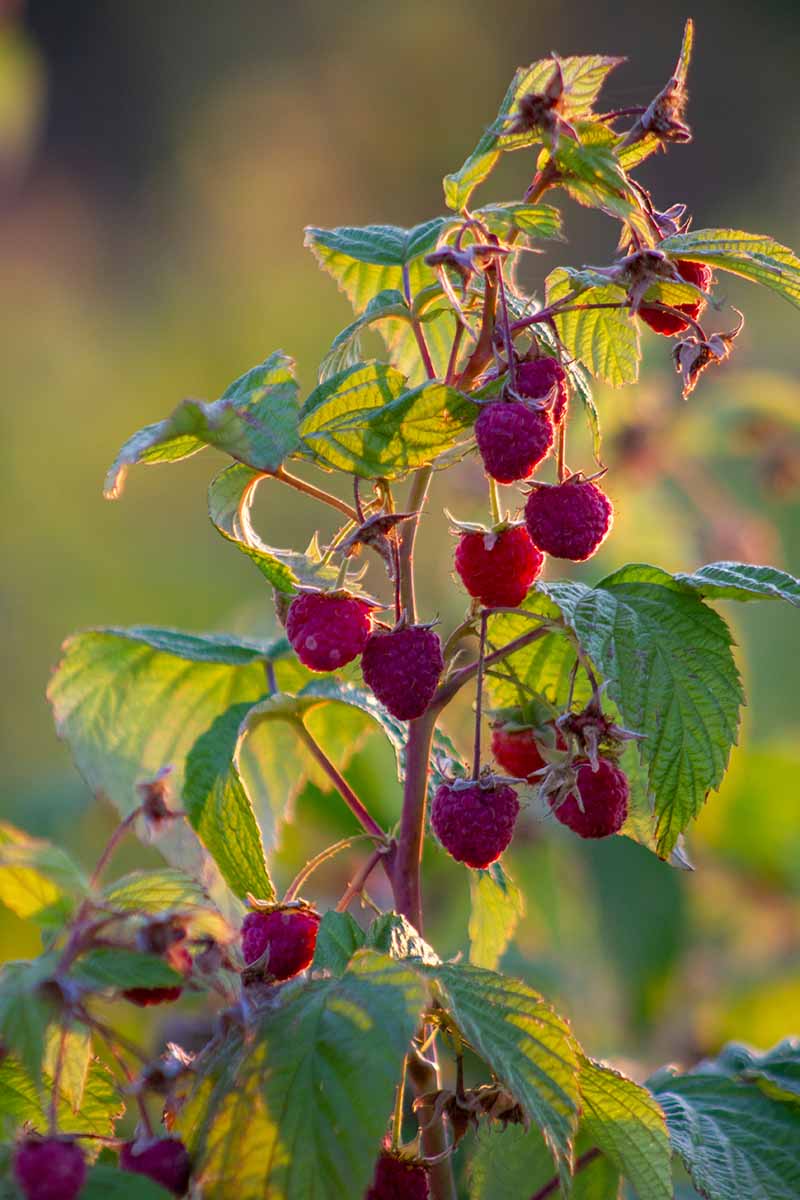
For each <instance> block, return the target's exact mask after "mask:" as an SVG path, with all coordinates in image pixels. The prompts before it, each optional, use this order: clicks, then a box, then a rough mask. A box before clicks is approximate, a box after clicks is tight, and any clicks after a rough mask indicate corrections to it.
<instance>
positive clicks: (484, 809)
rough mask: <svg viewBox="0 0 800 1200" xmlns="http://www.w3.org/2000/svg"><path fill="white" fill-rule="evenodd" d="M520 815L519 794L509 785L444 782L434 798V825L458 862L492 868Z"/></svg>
mask: <svg viewBox="0 0 800 1200" xmlns="http://www.w3.org/2000/svg"><path fill="white" fill-rule="evenodd" d="M518 813H519V800H518V799H517V793H516V792H515V791H514V789H513V788H512V787H509V786H508V784H507V783H495V784H493V785H492V786H489V787H487V786H485V785H484V786H481V784H480V783H473V784H470V785H469V786H467V787H465V786H463V785H462V786H461V787H455V786H453V785H452V784H449V783H443V784H441V785H440V786H439V787H438V788H437V790H436V795H435V796H434V797H433V804H432V805H431V824H432V825H433V830H434V833H435V834H436V836H437V837H438V839H439V841H440V842H441V843H442V845H443V846H444V848H445V850H446V851H447V852H448V854H451V855H452V856H453V858H454V859H455V860H456V862H463V863H466V864H467V866H468V867H488V866H489V865H490V864H491V863H493V862H495V861H496V859H498V858H499V857H500V855H501V854H502V853H503V851H504V850H505V848H506V846H507V845H508V843H509V842H510V841H511V837H512V835H513V833H514V824H515V822H516V819H517V815H518Z"/></svg>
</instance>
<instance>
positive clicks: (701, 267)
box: [639, 258, 711, 337]
mask: <svg viewBox="0 0 800 1200" xmlns="http://www.w3.org/2000/svg"><path fill="white" fill-rule="evenodd" d="M675 266H676V268H677V271H678V274H679V275H680V277H681V279H685V280H686V282H687V283H693V284H695V286H696V287H699V288H700V289H701V290H702V291H704V292H707V291H708V289H709V288H710V286H711V268H710V267H707V266H706V265H705V263H698V262H689V261H688V260H687V259H683V258H682V259H678V261H677V262H676V263H675ZM703 304H704V301H703V299H702V298H701V297H699V296H698V298H697V300H695V301H692V303H691V304H675V305H674V306H673V307H674V308H676V309H677V310H678V312H682V313H686V315H687V316H689V317H691V318H692V320H693V321H696V320H697V318H698V317H699V316H700V313H701V312H702V309H703ZM639 316H640V317H641V318H642V320H643V321H644V323H645V324H646V325H649V326H650V328H651V329H653V330H654V331H655V332H656V333H663V334H664V336H665V337H673V336H674V335H675V334H676V333H683V331H684V330H685V329H688V328H689V322H688V321H682V320H681V319H680V317H676V316H673V315H672V313H668V312H663V311H662V310H661V309H660V308H656V307H655V306H654V305H651V304H643V305H642V306H641V308H640V309H639Z"/></svg>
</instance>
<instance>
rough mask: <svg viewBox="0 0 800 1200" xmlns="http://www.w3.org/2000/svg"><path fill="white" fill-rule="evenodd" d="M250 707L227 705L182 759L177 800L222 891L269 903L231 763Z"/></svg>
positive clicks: (250, 816)
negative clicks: (183, 772)
mask: <svg viewBox="0 0 800 1200" xmlns="http://www.w3.org/2000/svg"><path fill="white" fill-rule="evenodd" d="M252 707H253V705H252V704H251V703H250V702H249V701H247V700H245V701H243V702H242V703H240V704H232V705H231V707H230V708H229V709H227V710H226V711H225V712H224V713H222V714H221V715H220V716H218V717H217V719H216V720H215V721H214V723H213V724H212V725H211V727H210V728H209V729H208V730H207V731H206V732H205V733H203V734H201V735H200V737H199V738H198V739H197V741H196V742H195V744H194V745H193V746H192V748H191V750H190V751H189V754H188V755H187V758H186V778H185V781H184V787H183V802H184V805H185V807H186V811H187V813H188V815H189V820H190V821H191V823H192V826H193V828H194V829H195V830H196V832H197V836H198V837H199V838H200V841H201V842H202V843H203V845H204V846H205V848H206V850H208V852H209V854H210V855H211V857H212V858H213V859H214V862H215V863H216V864H217V866H218V867H219V870H220V873H221V875H222V877H223V879H224V880H225V882H226V883H227V885H228V887H229V888H230V889H231V891H232V892H233V893H234V895H236V896H238V897H239V898H240V899H241V900H243V899H244V898H245V896H246V895H247V893H248V892H250V893H252V895H254V896H257V897H258V898H259V899H261V900H274V899H275V898H276V892H275V888H274V886H273V883H272V880H271V879H270V876H269V871H268V869H267V864H266V859H265V857H264V843H263V840H262V837H261V830H260V829H259V826H258V821H257V819H256V815H255V812H254V811H253V803H252V801H251V799H250V797H249V795H248V794H247V790H246V788H245V786H244V783H243V782H242V778H241V776H240V774H239V770H238V767H237V764H236V757H235V756H236V748H237V746H238V743H239V730H240V728H241V725H242V722H243V721H244V720H245V718H246V716H247V714H248V713H249V712H250V710H251V709H252Z"/></svg>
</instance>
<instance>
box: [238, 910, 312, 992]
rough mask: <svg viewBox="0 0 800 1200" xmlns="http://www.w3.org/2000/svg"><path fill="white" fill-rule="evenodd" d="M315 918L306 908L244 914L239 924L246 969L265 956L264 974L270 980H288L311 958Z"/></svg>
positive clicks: (303, 968) (301, 969) (304, 967)
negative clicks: (265, 954)
mask: <svg viewBox="0 0 800 1200" xmlns="http://www.w3.org/2000/svg"><path fill="white" fill-rule="evenodd" d="M318 929H319V914H318V913H315V912H314V911H313V910H312V909H309V908H273V909H271V910H270V911H269V912H260V911H258V910H256V911H255V912H251V913H248V914H247V916H246V917H245V919H244V921H243V922H242V954H243V955H244V961H245V962H246V963H247V965H248V966H250V964H251V963H254V962H255V961H256V960H257V959H259V958H261V955H262V954H264V952H265V951H266V952H267V959H266V962H265V964H264V971H265V973H266V974H267V975H269V976H271V977H272V978H273V979H291V978H292V976H293V975H297V974H299V973H300V971H304V970H305V969H306V967H307V966H308V964H309V963H310V962H311V960H312V958H313V957H314V948H315V946H316V944H317V931H318Z"/></svg>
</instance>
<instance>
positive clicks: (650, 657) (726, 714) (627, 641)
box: [546, 566, 742, 855]
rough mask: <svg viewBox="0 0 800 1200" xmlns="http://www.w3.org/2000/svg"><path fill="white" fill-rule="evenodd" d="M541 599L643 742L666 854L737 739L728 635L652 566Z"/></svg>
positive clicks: (736, 686)
mask: <svg viewBox="0 0 800 1200" xmlns="http://www.w3.org/2000/svg"><path fill="white" fill-rule="evenodd" d="M546 590H547V594H548V595H549V597H550V598H551V599H552V600H554V601H555V602H556V604H558V605H559V607H560V608H561V611H562V613H563V615H564V618H565V620H566V621H567V623H568V624H569V625H570V626H571V628H572V629H573V630H574V631H575V633H576V635H577V637H578V640H579V641H580V643H581V645H582V646H583V648H584V650H585V652H586V653H587V654H588V655H589V658H590V659H591V661H592V662H593V663H594V664H595V666H596V667H597V669H598V671H599V672H600V674H601V676H602V677H603V679H604V680H605V681H606V682H607V683H608V695H609V696H610V698H611V699H612V700H613V701H614V703H615V704H616V705H617V707H618V709H619V711H620V713H621V715H622V719H623V723H624V724H625V725H626V726H627V727H628V728H630V729H633V730H635V731H637V732H639V733H642V734H644V735H645V737H644V740H643V741H642V742H641V743H640V753H641V755H642V759H643V761H644V762H645V763H646V764H647V767H648V776H649V783H650V788H651V790H652V793H653V795H654V796H655V815H656V822H657V837H658V849H659V853H661V854H662V855H665V854H668V853H669V851H670V850H671V849H672V848H673V847H674V846H675V844H676V842H677V839H678V835H679V834H680V833H681V831H682V830H683V829H684V828H685V827H686V825H687V824H688V823H689V821H690V820H691V819H692V818H693V817H696V816H697V814H698V813H699V812H700V809H701V808H702V806H703V803H704V801H705V798H706V796H707V794H708V792H709V791H711V790H712V789H714V788H717V787H719V784H720V783H721V781H722V777H723V774H724V772H725V768H726V766H727V762H728V756H729V753H730V749H731V746H732V745H733V744H734V742H735V740H736V731H737V726H738V721H739V707H740V704H741V702H742V691H741V684H740V681H739V675H738V672H737V670H736V664H735V663H734V660H733V654H732V652H731V635H730V631H729V629H728V627H727V625H726V624H725V622H724V621H723V620H722V618H721V617H719V616H718V614H717V613H715V612H714V611H713V610H712V609H710V608H709V607H708V606H707V605H706V604H704V603H703V601H702V600H701V599H700V597H699V596H697V595H695V594H692V593H691V592H689V591H688V590H683V589H682V588H681V587H680V585H679V584H678V583H676V582H675V581H674V580H673V578H672V576H671V575H668V574H667V573H666V572H665V571H659V570H658V569H657V568H654V567H639V566H628V567H623V568H622V570H620V571H617V572H615V573H614V574H613V575H610V576H608V577H607V578H606V579H603V580H601V582H600V583H599V584H598V585H597V586H596V587H594V588H588V587H586V586H585V585H583V584H554V585H552V586H550V587H548V588H547V589H546Z"/></svg>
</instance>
